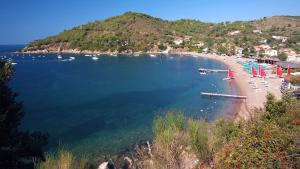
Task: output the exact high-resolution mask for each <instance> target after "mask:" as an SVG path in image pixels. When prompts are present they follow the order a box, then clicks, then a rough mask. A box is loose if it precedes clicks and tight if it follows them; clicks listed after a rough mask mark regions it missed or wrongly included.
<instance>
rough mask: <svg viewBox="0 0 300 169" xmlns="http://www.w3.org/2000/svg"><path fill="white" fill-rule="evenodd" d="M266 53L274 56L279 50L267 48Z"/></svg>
mask: <svg viewBox="0 0 300 169" xmlns="http://www.w3.org/2000/svg"><path fill="white" fill-rule="evenodd" d="M265 55H266V56H270V57H274V56H277V55H278V52H277V50H274V49H266V50H265Z"/></svg>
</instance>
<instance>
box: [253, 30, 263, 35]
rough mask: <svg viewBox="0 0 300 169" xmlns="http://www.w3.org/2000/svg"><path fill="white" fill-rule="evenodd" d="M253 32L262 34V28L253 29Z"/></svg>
mask: <svg viewBox="0 0 300 169" xmlns="http://www.w3.org/2000/svg"><path fill="white" fill-rule="evenodd" d="M253 33H257V34H262V32H261V30H259V29H256V30H253Z"/></svg>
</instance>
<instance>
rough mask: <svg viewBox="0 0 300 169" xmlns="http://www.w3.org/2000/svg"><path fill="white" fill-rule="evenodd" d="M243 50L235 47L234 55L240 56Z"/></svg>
mask: <svg viewBox="0 0 300 169" xmlns="http://www.w3.org/2000/svg"><path fill="white" fill-rule="evenodd" d="M243 50H244V48H241V47H235V53H236V54H237V55H242V54H243Z"/></svg>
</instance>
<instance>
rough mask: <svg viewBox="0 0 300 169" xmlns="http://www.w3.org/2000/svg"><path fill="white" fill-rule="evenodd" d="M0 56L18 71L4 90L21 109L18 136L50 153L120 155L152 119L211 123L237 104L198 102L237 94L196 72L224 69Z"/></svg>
mask: <svg viewBox="0 0 300 169" xmlns="http://www.w3.org/2000/svg"><path fill="white" fill-rule="evenodd" d="M0 48H1V50H0V51H1V52H2V53H1V54H0V56H1V55H6V56H7V57H11V58H12V59H13V60H14V62H16V63H17V65H15V66H14V67H15V69H16V73H15V76H14V77H13V80H12V81H11V86H12V87H13V88H14V90H15V91H17V92H18V93H19V95H20V96H19V97H18V99H19V100H22V101H23V102H24V106H25V110H26V115H25V117H24V119H23V121H22V128H24V129H30V130H41V131H46V132H48V133H49V134H50V136H51V137H50V144H49V146H48V148H49V149H50V150H51V149H53V148H56V147H58V145H60V144H61V145H64V146H66V147H68V148H70V149H72V150H73V151H76V152H84V153H87V152H88V153H93V154H115V153H119V152H121V151H124V150H126V149H127V148H128V147H130V146H131V145H133V144H135V143H138V142H139V141H141V140H146V139H151V137H152V122H153V118H154V117H155V116H156V115H158V114H163V113H164V112H166V111H170V110H172V111H182V112H184V113H185V114H186V115H187V116H191V117H194V118H204V119H206V120H209V121H211V120H214V119H216V118H217V117H219V116H228V115H230V113H231V112H232V108H233V105H234V103H236V102H235V101H234V100H223V99H214V98H209V97H202V96H201V95H200V93H201V92H222V93H223V92H225V93H233V94H236V93H237V92H238V91H237V88H236V86H235V84H234V83H232V82H228V81H223V80H222V79H223V78H224V77H225V76H226V74H210V75H204V76H203V75H202V76H201V75H199V73H198V71H197V70H198V68H199V67H205V68H217V69H226V66H225V65H222V64H221V63H218V62H216V61H212V60H208V59H203V58H194V57H179V56H173V55H169V56H157V57H156V58H151V57H149V56H147V55H144V56H140V57H130V56H125V55H119V56H117V57H113V56H105V55H104V56H100V57H99V60H98V61H93V60H92V59H91V58H90V57H86V56H84V55H62V57H63V59H62V60H64V59H68V58H69V57H70V56H73V57H75V58H76V59H75V60H73V61H61V60H59V59H57V55H54V54H49V55H21V54H20V55H16V54H13V55H12V54H8V53H6V52H7V51H10V50H13V49H11V48H12V47H10V50H8V49H7V46H0ZM15 48H20V47H19V46H17V47H15ZM5 49H7V50H5ZM43 56H45V57H43ZM33 57H34V58H33Z"/></svg>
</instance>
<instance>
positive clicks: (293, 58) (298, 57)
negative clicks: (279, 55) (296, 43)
mask: <svg viewBox="0 0 300 169" xmlns="http://www.w3.org/2000/svg"><path fill="white" fill-rule="evenodd" d="M287 61H288V62H300V55H288V58H287Z"/></svg>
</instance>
